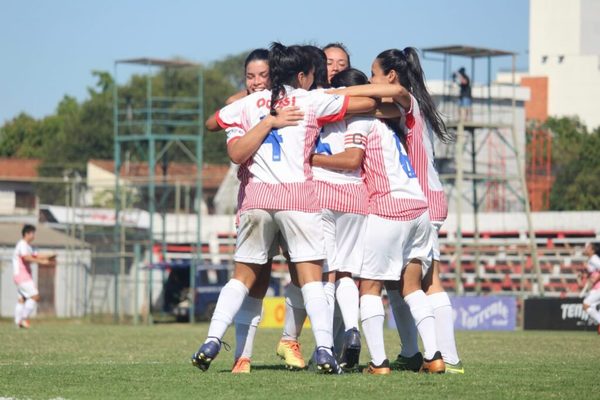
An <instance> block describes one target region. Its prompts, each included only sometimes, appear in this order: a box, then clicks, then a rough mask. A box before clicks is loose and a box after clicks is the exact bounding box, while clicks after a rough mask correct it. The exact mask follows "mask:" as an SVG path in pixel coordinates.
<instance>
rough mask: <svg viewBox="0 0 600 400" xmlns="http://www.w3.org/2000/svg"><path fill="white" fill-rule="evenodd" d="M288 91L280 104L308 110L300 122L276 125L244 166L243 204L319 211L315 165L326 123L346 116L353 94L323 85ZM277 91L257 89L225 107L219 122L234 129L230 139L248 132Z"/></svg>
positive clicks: (241, 175) (243, 207)
mask: <svg viewBox="0 0 600 400" xmlns="http://www.w3.org/2000/svg"><path fill="white" fill-rule="evenodd" d="M285 91H286V95H285V97H283V98H282V99H280V100H279V101H278V102H277V105H276V107H277V108H283V107H287V106H297V107H300V109H301V110H302V111H303V112H304V119H303V120H302V121H299V124H298V125H295V126H288V127H285V128H281V129H273V130H272V131H271V132H270V133H269V135H267V137H266V138H265V140H264V141H263V143H262V145H261V146H260V147H259V149H258V150H257V151H256V153H254V155H253V156H252V157H251V158H250V159H248V161H246V162H245V163H244V164H243V165H241V166H240V169H239V172H238V177H239V178H240V181H241V185H240V192H239V197H238V201H239V202H240V210H241V211H244V210H249V209H253V208H260V209H270V210H296V211H304V212H317V211H319V210H320V209H321V208H320V207H319V204H318V201H317V195H316V189H315V184H314V182H313V178H312V169H311V167H310V163H309V161H310V155H311V154H312V152H313V150H314V147H315V142H316V139H317V136H318V134H319V130H320V128H321V127H322V126H323V125H325V124H327V123H331V122H336V121H340V120H342V119H343V118H344V115H345V114H346V109H347V107H348V98H347V97H345V96H338V95H330V94H326V93H324V92H323V91H306V90H303V89H294V88H292V87H290V86H285ZM270 105H271V91H269V90H263V91H261V92H256V93H253V94H251V95H249V96H247V97H245V98H243V99H240V100H238V101H236V102H234V103H232V104H230V105H228V106H226V107H224V108H222V109H221V110H219V111H218V112H217V114H216V118H217V122H218V123H219V125H220V126H221V127H222V128H224V129H227V128H234V129H230V130H229V132H228V139H227V140H228V143H229V142H231V141H232V140H236V138H239V137H240V135H243V134H245V133H246V132H248V131H249V130H250V129H251V128H252V127H254V126H255V125H256V124H258V123H259V122H260V120H261V119H262V118H264V117H265V116H267V115H268V114H269V111H270Z"/></svg>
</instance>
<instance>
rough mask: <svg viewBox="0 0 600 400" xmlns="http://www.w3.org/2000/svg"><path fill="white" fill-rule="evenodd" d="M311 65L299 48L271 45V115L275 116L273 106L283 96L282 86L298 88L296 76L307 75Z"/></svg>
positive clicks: (304, 52) (275, 111)
mask: <svg viewBox="0 0 600 400" xmlns="http://www.w3.org/2000/svg"><path fill="white" fill-rule="evenodd" d="M312 69H313V63H312V62H311V60H310V58H309V57H308V55H307V54H306V51H304V50H303V49H302V47H301V46H289V47H286V46H284V45H282V44H281V43H278V42H273V43H271V51H270V52H269V78H270V80H271V110H270V114H271V115H277V110H276V109H275V106H276V105H277V100H279V98H280V97H281V96H285V87H284V85H290V86H293V87H298V74H299V73H300V72H304V73H305V74H308V73H309V72H310V71H311V70H312Z"/></svg>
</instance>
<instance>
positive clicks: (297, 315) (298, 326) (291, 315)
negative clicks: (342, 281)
mask: <svg viewBox="0 0 600 400" xmlns="http://www.w3.org/2000/svg"><path fill="white" fill-rule="evenodd" d="M280 236H281V235H280ZM281 242H282V247H283V248H284V255H285V257H286V259H287V264H288V269H289V271H290V278H291V282H290V283H289V284H288V285H287V286H286V288H285V317H284V320H283V334H282V336H281V339H280V340H279V343H277V355H278V356H279V357H280V358H281V359H283V360H284V361H285V365H286V368H288V369H292V370H293V369H302V368H304V367H305V366H306V363H305V362H304V358H303V357H302V349H301V347H300V342H299V341H298V339H299V338H300V333H301V332H302V327H303V326H304V322H305V321H306V308H305V307H304V298H303V297H302V290H301V289H300V283H299V281H298V272H297V270H296V264H295V263H293V262H291V261H290V255H289V253H288V251H287V244H286V243H285V241H284V240H283V238H281Z"/></svg>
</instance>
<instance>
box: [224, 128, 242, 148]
mask: <svg viewBox="0 0 600 400" xmlns="http://www.w3.org/2000/svg"><path fill="white" fill-rule="evenodd" d="M225 132H226V133H227V144H229V143H231V142H233V141H235V140H237V139H239V138H241V137H242V136H244V135H245V134H246V131H244V130H243V129H242V128H238V127H233V128H227V129H225Z"/></svg>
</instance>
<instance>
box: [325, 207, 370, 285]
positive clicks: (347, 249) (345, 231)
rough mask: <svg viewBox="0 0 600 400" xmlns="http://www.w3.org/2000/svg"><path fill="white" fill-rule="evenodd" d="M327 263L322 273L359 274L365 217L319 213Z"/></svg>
mask: <svg viewBox="0 0 600 400" xmlns="http://www.w3.org/2000/svg"><path fill="white" fill-rule="evenodd" d="M321 214H322V216H323V234H324V236H325V251H326V253H327V262H326V263H324V264H323V272H333V271H340V272H350V273H352V274H357V275H358V274H359V273H360V269H361V265H362V260H363V255H364V249H365V245H364V243H365V229H366V226H367V217H366V216H365V215H360V214H350V213H343V212H338V211H333V210H330V209H323V210H322V211H321Z"/></svg>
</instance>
